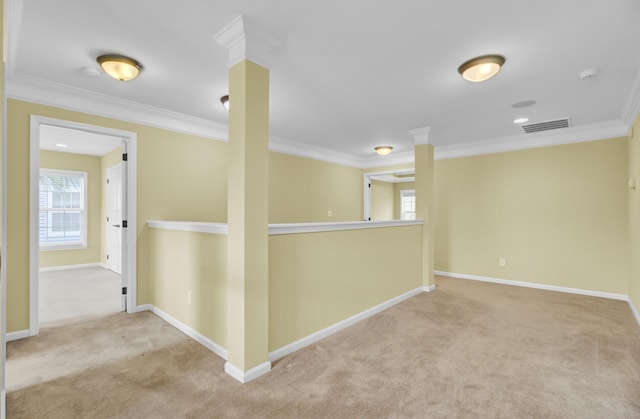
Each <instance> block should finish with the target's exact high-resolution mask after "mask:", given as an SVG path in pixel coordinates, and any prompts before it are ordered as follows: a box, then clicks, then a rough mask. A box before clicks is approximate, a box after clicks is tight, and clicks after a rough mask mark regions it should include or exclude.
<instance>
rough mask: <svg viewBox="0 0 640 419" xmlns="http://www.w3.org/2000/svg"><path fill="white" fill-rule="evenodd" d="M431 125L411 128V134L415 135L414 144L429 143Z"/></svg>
mask: <svg viewBox="0 0 640 419" xmlns="http://www.w3.org/2000/svg"><path fill="white" fill-rule="evenodd" d="M430 131H431V127H422V128H416V129H412V130H409V134H410V135H411V136H412V137H413V143H414V145H424V144H429V132H430Z"/></svg>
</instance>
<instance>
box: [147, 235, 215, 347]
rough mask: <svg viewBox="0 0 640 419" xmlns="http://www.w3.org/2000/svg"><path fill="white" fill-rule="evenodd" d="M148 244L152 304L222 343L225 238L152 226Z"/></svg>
mask: <svg viewBox="0 0 640 419" xmlns="http://www.w3.org/2000/svg"><path fill="white" fill-rule="evenodd" d="M149 245H150V248H149V275H150V277H151V278H153V279H154V280H153V281H152V283H151V300H152V301H153V304H154V305H155V306H156V307H158V308H159V309H161V310H162V311H164V312H165V313H168V314H169V315H171V316H172V317H174V318H176V319H177V320H179V321H181V322H182V323H184V324H186V325H187V326H189V327H191V328H192V329H194V330H196V331H198V332H200V333H202V334H203V335H204V336H206V337H207V338H209V339H211V340H212V341H214V342H215V343H217V344H218V345H220V346H222V347H224V348H226V347H227V289H226V283H227V237H226V236H225V235H219V234H205V233H193V232H187V231H173V230H162V229H155V228H152V229H149ZM188 291H191V304H189V302H188V300H187V292H188Z"/></svg>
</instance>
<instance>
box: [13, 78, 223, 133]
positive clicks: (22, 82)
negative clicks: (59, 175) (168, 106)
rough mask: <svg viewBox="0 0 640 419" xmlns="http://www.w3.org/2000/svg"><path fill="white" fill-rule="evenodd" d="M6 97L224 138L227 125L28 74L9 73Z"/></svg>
mask: <svg viewBox="0 0 640 419" xmlns="http://www.w3.org/2000/svg"><path fill="white" fill-rule="evenodd" d="M7 96H8V97H10V98H12V99H17V100H24V101H27V102H33V103H38V104H41V105H48V106H56V107H59V108H63V109H68V110H72V111H76V112H82V113H91V114H94V115H100V116H104V117H107V118H113V119H118V120H121V121H127V122H132V123H137V124H143V125H149V126H152V127H157V128H162V129H167V130H171V131H176V132H181V133H184V134H191V135H196V136H200V137H204V138H209V139H213V140H221V141H227V139H228V136H229V129H228V126H227V125H226V124H221V123H219V122H214V121H208V120H205V119H202V118H196V117H193V116H189V115H184V114H181V113H178V112H172V111H168V110H165V109H161V108H156V107H154V106H149V105H144V104H141V103H137V102H131V101H128V100H124V99H118V98H115V97H113V96H108V95H104V94H101V93H96V92H92V91H89V90H84V89H79V88H76V87H71V86H67V85H63V84H58V83H52V82H49V81H45V80H40V79H36V78H32V77H27V76H11V77H10V78H9V80H8V83H7Z"/></svg>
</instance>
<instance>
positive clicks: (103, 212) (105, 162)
mask: <svg viewBox="0 0 640 419" xmlns="http://www.w3.org/2000/svg"><path fill="white" fill-rule="evenodd" d="M120 163H122V147H116V148H114V149H113V150H111V151H110V152H108V153H107V154H105V155H104V156H102V157H101V158H100V177H101V180H100V181H101V184H102V185H106V184H107V169H108V168H110V167H112V166H115V165H117V164H120ZM106 220H107V188H106V187H103V188H102V202H101V206H100V234H101V237H102V241H101V243H100V247H101V249H100V262H102V263H107V223H106Z"/></svg>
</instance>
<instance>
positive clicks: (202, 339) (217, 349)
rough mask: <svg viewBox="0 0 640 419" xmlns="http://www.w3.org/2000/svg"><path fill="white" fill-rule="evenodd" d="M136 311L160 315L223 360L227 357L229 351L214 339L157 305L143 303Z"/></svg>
mask: <svg viewBox="0 0 640 419" xmlns="http://www.w3.org/2000/svg"><path fill="white" fill-rule="evenodd" d="M136 311H151V312H152V313H153V314H155V315H156V316H158V317H160V318H161V319H162V320H164V321H166V322H167V323H169V324H170V325H171V326H173V327H175V328H176V329H178V330H180V331H181V332H182V333H184V334H185V335H187V336H189V337H190V338H192V339H193V340H195V341H196V342H198V343H199V344H201V345H202V346H204V347H205V348H207V349H209V350H210V351H211V352H213V353H214V354H216V355H218V356H219V357H220V358H222V359H224V360H225V361H226V360H227V358H228V357H229V353H228V351H227V350H226V349H225V348H223V347H222V346H220V345H218V344H217V343H215V342H214V341H212V340H211V339H209V338H208V337H206V336H205V335H203V334H202V333H200V332H198V331H197V330H194V329H192V328H191V327H189V326H187V325H186V324H184V323H182V322H181V321H179V320H177V319H176V318H174V317H172V316H171V315H169V314H168V313H165V312H164V311H162V310H160V309H159V308H158V307H155V306H154V305H152V304H144V305H140V306H137V307H136Z"/></svg>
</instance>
